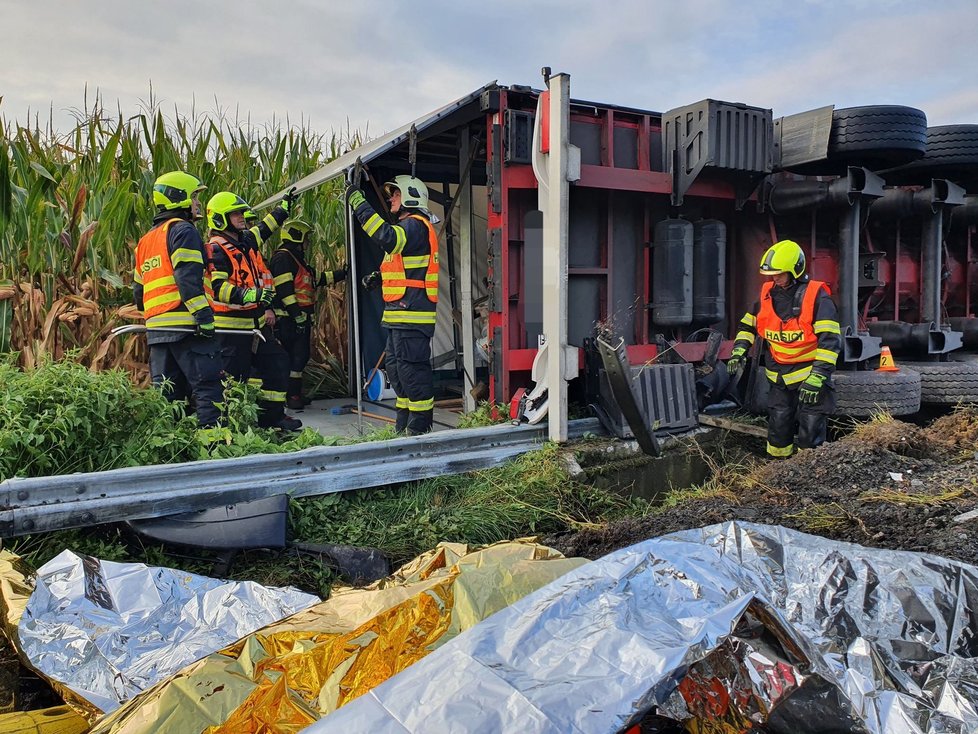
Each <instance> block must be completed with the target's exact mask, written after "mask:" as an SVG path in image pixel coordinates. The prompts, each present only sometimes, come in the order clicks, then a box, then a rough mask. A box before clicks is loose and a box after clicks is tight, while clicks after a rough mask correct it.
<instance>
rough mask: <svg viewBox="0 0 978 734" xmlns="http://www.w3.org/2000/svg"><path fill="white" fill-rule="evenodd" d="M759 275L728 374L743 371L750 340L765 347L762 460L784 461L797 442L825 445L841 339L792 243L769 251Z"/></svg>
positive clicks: (820, 286)
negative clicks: (762, 278) (756, 297)
mask: <svg viewBox="0 0 978 734" xmlns="http://www.w3.org/2000/svg"><path fill="white" fill-rule="evenodd" d="M760 272H761V274H762V275H767V276H769V277H770V278H771V280H770V281H769V282H767V283H765V284H764V285H763V286H762V287H761V300H760V302H759V303H756V304H754V310H753V311H752V312H750V313H747V314H745V315H744V317H743V318H742V319H741V321H740V331H739V332H738V333H737V339H736V341H735V343H734V348H733V351H732V352H731V356H730V360H729V361H728V362H727V369H728V370H729V371H730V372H731V373H737V372H739V371H740V370H742V369H743V366H744V363H745V361H746V358H747V351H748V349H750V347H751V345H752V344H753V343H754V339H755V336H758V337H760V338H761V339H762V340H763V342H764V344H765V345H766V346H765V347H764V348H762V352H763V354H764V357H763V359H764V362H763V364H764V374H765V375H766V376H767V379H768V381H769V383H770V391H769V393H768V400H767V406H768V408H767V415H768V431H767V453H768V454H769V455H770V456H773V457H777V458H784V457H788V456H791V454H792V453H793V452H794V449H795V444H796V443H797V445H798V447H799V448H803V449H807V448H814V447H816V446H818V445H820V444H821V443H823V442H824V441H825V425H826V417H827V416H828V415H831V414H832V413H833V412H834V411H835V390H834V389H833V387H832V373H833V372H834V371H835V364H836V360H837V359H838V358H839V352H840V351H841V350H842V334H841V331H840V329H839V321H838V319H837V316H836V308H835V303H833V302H832V298H831V297H830V293H829V289H828V286H827V285H826V284H825V283H822V282H820V281H817V280H809V278H808V276H807V275H805V254H804V253H803V252H802V250H801V247H799V246H798V244H797V243H796V242H792V241H791V240H782V241H780V242H777V243H775V244H774V245H773V246H772V247H770V248H769V249H768V250H767V252H765V253H764V257H762V258H761V266H760ZM796 430H797V441H796V439H795V433H796Z"/></svg>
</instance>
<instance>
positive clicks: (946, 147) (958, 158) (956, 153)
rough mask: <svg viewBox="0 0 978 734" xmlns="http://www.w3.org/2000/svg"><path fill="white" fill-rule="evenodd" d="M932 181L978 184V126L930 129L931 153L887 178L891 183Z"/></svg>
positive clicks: (950, 126)
mask: <svg viewBox="0 0 978 734" xmlns="http://www.w3.org/2000/svg"><path fill="white" fill-rule="evenodd" d="M931 178H949V179H952V180H955V181H964V182H971V181H978V125H938V126H936V127H929V128H927V152H926V153H925V154H924V157H923V158H921V159H920V160H917V161H914V162H913V163H911V164H909V165H906V166H902V167H901V168H899V169H898V170H896V171H893V172H892V173H888V174H887V175H886V180H887V183H890V182H891V181H892V182H893V183H900V182H906V183H920V184H928V183H930V179H931Z"/></svg>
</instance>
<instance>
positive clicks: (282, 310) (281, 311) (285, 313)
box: [275, 308, 289, 316]
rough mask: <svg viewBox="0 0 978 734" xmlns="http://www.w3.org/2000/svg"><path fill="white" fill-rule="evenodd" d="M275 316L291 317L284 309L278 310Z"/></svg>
mask: <svg viewBox="0 0 978 734" xmlns="http://www.w3.org/2000/svg"><path fill="white" fill-rule="evenodd" d="M275 315H276V316H288V315H289V312H288V311H286V310H285V309H284V308H276V309H275Z"/></svg>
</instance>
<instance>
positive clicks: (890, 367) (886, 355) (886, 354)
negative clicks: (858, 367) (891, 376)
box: [876, 347, 900, 372]
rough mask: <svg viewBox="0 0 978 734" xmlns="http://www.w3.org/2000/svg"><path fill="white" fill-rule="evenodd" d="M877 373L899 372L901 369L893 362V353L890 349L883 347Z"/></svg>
mask: <svg viewBox="0 0 978 734" xmlns="http://www.w3.org/2000/svg"><path fill="white" fill-rule="evenodd" d="M876 371H877V372H899V371H900V368H899V367H897V366H896V362H894V361H893V353H892V352H891V351H890V348H889V347H883V350H882V351H881V352H880V366H879V367H877V368H876Z"/></svg>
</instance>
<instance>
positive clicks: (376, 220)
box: [363, 214, 384, 237]
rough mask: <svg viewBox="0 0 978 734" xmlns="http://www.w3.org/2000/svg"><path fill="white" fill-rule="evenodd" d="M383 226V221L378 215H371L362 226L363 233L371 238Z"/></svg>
mask: <svg viewBox="0 0 978 734" xmlns="http://www.w3.org/2000/svg"><path fill="white" fill-rule="evenodd" d="M383 224H384V220H383V219H382V218H381V216H380V215H379V214H371V215H370V218H369V219H367V222H366V224H364V225H363V231H364V232H366V233H367V235H368V236H370V237H373V236H374V235H375V234H376V233H377V230H378V229H380V228H381V226H382V225H383Z"/></svg>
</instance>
